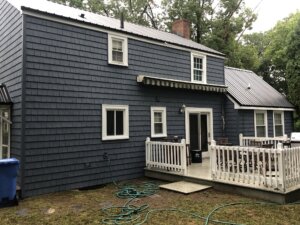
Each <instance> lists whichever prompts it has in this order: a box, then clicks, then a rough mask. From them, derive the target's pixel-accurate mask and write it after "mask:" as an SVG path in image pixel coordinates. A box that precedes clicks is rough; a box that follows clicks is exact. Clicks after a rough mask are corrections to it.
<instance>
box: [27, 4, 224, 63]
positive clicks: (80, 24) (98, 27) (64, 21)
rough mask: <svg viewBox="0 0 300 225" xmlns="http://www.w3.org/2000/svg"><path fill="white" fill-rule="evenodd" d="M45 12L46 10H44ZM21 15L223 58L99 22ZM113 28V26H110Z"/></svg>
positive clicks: (30, 12)
mask: <svg viewBox="0 0 300 225" xmlns="http://www.w3.org/2000/svg"><path fill="white" fill-rule="evenodd" d="M45 13H46V12H45ZM22 14H23V15H28V16H33V17H37V18H41V19H45V20H49V21H54V22H58V23H62V24H67V25H71V26H76V27H80V28H85V29H89V30H94V31H100V32H103V33H108V34H112V35H117V36H120V35H123V36H126V37H127V38H130V39H133V40H137V41H142V42H145V43H149V44H155V45H159V46H163V47H168V48H172V49H177V50H182V51H186V52H195V53H199V54H205V55H206V56H212V57H215V58H220V59H225V58H226V57H225V56H220V55H218V54H213V53H208V52H204V51H201V50H195V49H189V48H188V47H181V46H178V45H176V44H171V43H167V42H164V43H163V41H158V40H157V41H156V40H150V39H147V38H143V37H139V36H138V35H132V34H129V33H126V34H125V33H124V32H122V31H118V30H116V31H112V30H109V28H102V27H101V25H99V24H92V23H91V25H90V24H87V23H84V21H79V20H78V21H71V20H75V19H72V18H71V20H68V19H63V18H58V17H55V15H44V14H43V13H38V12H32V11H29V10H26V9H23V11H22ZM112 29H113V28H112Z"/></svg>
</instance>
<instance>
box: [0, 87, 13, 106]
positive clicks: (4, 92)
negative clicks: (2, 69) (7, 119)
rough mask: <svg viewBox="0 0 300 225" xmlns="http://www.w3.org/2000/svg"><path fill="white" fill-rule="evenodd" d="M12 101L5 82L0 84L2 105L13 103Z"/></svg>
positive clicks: (0, 101) (0, 103)
mask: <svg viewBox="0 0 300 225" xmlns="http://www.w3.org/2000/svg"><path fill="white" fill-rule="evenodd" d="M11 104H12V101H11V98H10V96H9V93H8V90H7V88H6V85H5V84H0V105H11Z"/></svg>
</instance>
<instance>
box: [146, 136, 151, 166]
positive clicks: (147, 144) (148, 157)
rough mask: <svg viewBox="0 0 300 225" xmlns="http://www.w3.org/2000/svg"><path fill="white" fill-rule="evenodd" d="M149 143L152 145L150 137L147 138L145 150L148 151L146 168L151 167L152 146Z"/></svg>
mask: <svg viewBox="0 0 300 225" xmlns="http://www.w3.org/2000/svg"><path fill="white" fill-rule="evenodd" d="M149 143H150V137H147V138H146V141H145V149H146V167H149V166H150V164H149V161H150V155H151V152H150V147H151V145H150V144H149Z"/></svg>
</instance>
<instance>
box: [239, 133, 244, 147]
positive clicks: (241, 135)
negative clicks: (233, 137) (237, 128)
mask: <svg viewBox="0 0 300 225" xmlns="http://www.w3.org/2000/svg"><path fill="white" fill-rule="evenodd" d="M239 138H240V146H244V142H243V134H240V135H239Z"/></svg>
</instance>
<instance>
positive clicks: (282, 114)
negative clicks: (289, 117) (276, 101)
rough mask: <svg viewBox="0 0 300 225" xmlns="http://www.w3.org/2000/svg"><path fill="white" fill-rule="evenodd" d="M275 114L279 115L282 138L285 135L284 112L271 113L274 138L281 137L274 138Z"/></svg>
mask: <svg viewBox="0 0 300 225" xmlns="http://www.w3.org/2000/svg"><path fill="white" fill-rule="evenodd" d="M275 113H277V114H281V123H282V136H284V133H285V124H284V112H283V111H273V131H274V137H281V136H276V131H275V127H276V124H275Z"/></svg>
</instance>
